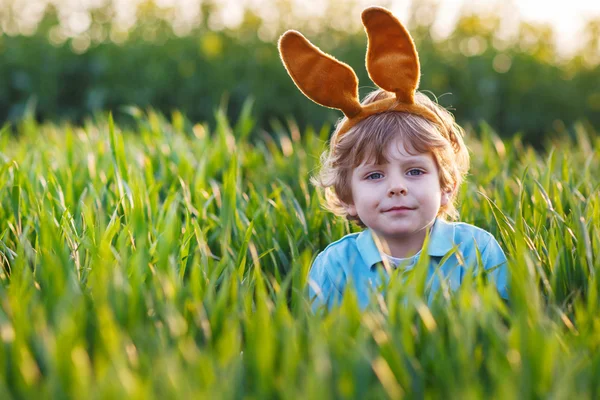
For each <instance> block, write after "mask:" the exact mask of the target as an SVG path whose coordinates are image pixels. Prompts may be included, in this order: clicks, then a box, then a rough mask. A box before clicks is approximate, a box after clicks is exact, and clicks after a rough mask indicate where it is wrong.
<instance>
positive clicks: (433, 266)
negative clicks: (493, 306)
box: [308, 218, 508, 310]
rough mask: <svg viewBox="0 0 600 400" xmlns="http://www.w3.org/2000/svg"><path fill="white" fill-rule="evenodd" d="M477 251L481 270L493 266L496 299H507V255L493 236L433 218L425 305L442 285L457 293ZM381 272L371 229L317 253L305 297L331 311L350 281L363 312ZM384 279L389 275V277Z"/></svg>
mask: <svg viewBox="0 0 600 400" xmlns="http://www.w3.org/2000/svg"><path fill="white" fill-rule="evenodd" d="M455 248H456V251H455V252H454V253H453V254H452V255H450V256H449V257H448V258H447V259H446V260H445V261H444V263H442V264H441V265H440V261H442V259H443V258H444V256H445V255H446V254H448V253H449V252H451V251H452V250H453V249H455ZM476 248H477V249H479V253H480V255H481V261H482V264H483V267H484V268H485V269H486V270H489V269H492V268H495V269H493V270H492V271H491V272H490V273H489V275H488V277H489V279H490V281H491V282H493V283H495V285H496V287H497V289H498V292H499V294H500V296H502V297H503V298H505V299H507V298H508V292H507V281H508V276H507V275H508V273H507V266H506V256H505V255H504V252H503V251H502V248H500V245H499V244H498V242H497V241H496V239H495V238H494V237H493V236H492V234H490V233H489V232H487V231H485V230H483V229H481V228H478V227H476V226H473V225H470V224H466V223H463V222H447V221H444V220H443V219H441V218H437V219H436V221H435V222H434V225H433V227H432V229H431V232H430V237H429V245H428V247H427V249H426V252H427V253H428V254H429V256H430V265H429V269H428V272H427V285H429V287H430V292H429V299H428V301H429V302H431V300H432V299H433V295H434V294H435V292H437V291H438V289H439V288H440V286H441V284H442V281H445V283H446V284H447V285H448V286H449V288H450V289H451V290H452V291H455V290H456V289H458V287H459V286H460V284H461V282H462V280H463V276H464V274H465V272H466V271H467V270H468V269H469V268H474V267H476V266H477V253H476ZM424 251H425V250H423V251H421V254H422V253H423V252H424ZM418 257H419V255H417V256H415V257H413V259H412V260H413V262H412V263H411V264H410V265H407V266H406V267H405V268H406V269H407V270H409V269H412V268H413V267H414V265H415V264H416V261H417V260H418ZM382 269H383V271H384V272H385V269H384V267H383V264H382V254H381V253H380V252H379V250H378V248H377V245H376V244H375V241H374V240H373V235H372V232H371V230H370V229H366V230H364V231H362V232H359V233H352V234H349V235H346V236H344V237H343V238H341V239H340V240H338V241H336V242H334V243H331V244H330V245H329V246H327V247H326V248H325V250H323V251H322V252H321V253H319V255H318V256H317V258H316V259H315V261H314V262H313V265H312V267H311V270H310V272H309V276H308V291H309V298H310V299H311V300H312V299H313V298H314V302H313V310H316V309H317V308H318V307H319V306H320V305H321V304H327V307H328V308H330V309H331V307H332V306H333V305H334V304H336V303H338V302H339V301H340V300H341V298H342V295H343V293H344V290H345V288H346V283H347V282H349V281H352V282H353V284H354V289H355V290H356V295H357V298H358V303H359V306H360V308H361V309H364V308H365V307H366V306H367V305H368V303H369V300H370V294H371V290H373V289H375V288H376V287H377V286H378V285H380V284H381V276H382V274H381V271H382ZM436 270H437V271H436ZM383 275H384V276H385V277H387V273H385V274H383ZM349 278H351V279H349Z"/></svg>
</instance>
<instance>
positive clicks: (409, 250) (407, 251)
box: [373, 226, 431, 258]
mask: <svg viewBox="0 0 600 400" xmlns="http://www.w3.org/2000/svg"><path fill="white" fill-rule="evenodd" d="M430 229H431V227H430V226H429V227H427V228H424V229H423V230H422V231H419V232H416V233H413V234H411V235H410V236H407V237H391V238H390V237H383V236H381V235H379V234H377V233H375V232H373V233H374V236H375V237H376V241H379V242H380V243H381V248H382V250H383V252H384V253H386V254H388V255H390V256H392V257H396V258H407V257H412V256H414V255H415V254H417V253H418V252H419V251H420V250H421V249H422V248H423V243H424V242H425V236H426V235H427V232H429V230H430Z"/></svg>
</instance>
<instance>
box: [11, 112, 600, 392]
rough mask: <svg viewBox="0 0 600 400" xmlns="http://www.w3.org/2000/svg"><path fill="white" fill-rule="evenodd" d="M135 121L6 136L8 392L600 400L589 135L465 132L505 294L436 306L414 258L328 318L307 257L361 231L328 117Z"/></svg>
mask: <svg viewBox="0 0 600 400" xmlns="http://www.w3.org/2000/svg"><path fill="white" fill-rule="evenodd" d="M131 113H132V115H134V116H135V118H136V124H135V125H136V128H135V129H133V130H132V131H127V130H125V131H123V130H122V129H121V128H120V127H119V126H115V125H114V124H113V123H112V119H111V118H108V117H107V118H105V117H102V116H98V117H97V118H96V119H95V120H89V121H87V122H86V123H85V124H84V125H83V126H81V127H76V126H70V125H68V124H64V125H60V126H57V125H51V124H42V125H38V124H36V123H35V122H34V121H32V120H25V121H24V122H22V123H21V124H19V125H18V126H15V127H5V128H4V129H2V132H1V133H0V148H1V149H3V150H2V152H1V154H0V202H1V208H0V221H1V224H0V259H1V263H2V269H0V274H1V275H0V340H1V344H0V397H1V398H39V397H44V398H68V397H69V398H70V397H73V398H115V397H131V398H144V399H145V398H161V399H162V398H189V397H196V398H202V397H206V398H242V397H249V398H270V397H276V398H298V397H306V398H323V397H341V398H380V397H391V398H401V397H406V398H423V397H430V396H436V397H438V396H442V395H443V396H452V397H455V398H480V397H498V398H499V397H501V398H515V397H520V398H538V397H552V398H574V397H576V396H583V397H585V398H597V397H598V396H600V300H599V298H598V290H599V283H598V278H597V273H598V272H599V271H600V196H599V195H600V189H599V182H600V179H599V178H598V177H599V176H600V163H599V158H600V150H598V149H600V139H599V137H598V135H597V133H595V132H594V131H593V129H592V128H590V127H585V126H584V125H578V126H576V129H575V130H576V132H577V135H576V137H575V138H573V139H570V138H564V140H562V141H561V142H556V143H550V142H549V143H548V144H547V148H548V149H549V150H548V152H547V153H546V154H543V155H542V154H538V153H536V152H534V151H533V150H532V149H531V148H529V147H526V146H524V145H523V144H522V143H521V142H520V140H519V138H518V137H515V138H514V139H512V140H511V141H507V142H502V141H501V140H500V139H499V138H498V137H497V136H496V134H495V133H494V132H493V131H492V130H491V129H490V128H489V127H487V126H486V125H482V126H481V127H479V128H478V129H477V130H476V132H471V133H470V134H469V138H468V142H469V145H470V146H471V149H472V153H473V167H472V173H471V176H470V177H469V179H468V182H467V183H466V184H465V185H464V187H463V188H462V190H461V193H460V207H459V211H460V213H461V219H462V220H463V221H465V222H469V223H474V224H476V225H478V226H480V227H482V228H484V229H487V230H489V231H491V232H492V233H494V234H495V236H496V237H497V238H498V239H499V241H500V243H501V245H502V246H503V248H504V249H505V250H506V252H507V255H508V257H509V259H510V272H511V282H510V297H511V301H510V304H508V305H507V304H505V303H504V302H502V301H501V300H500V299H499V297H498V296H497V294H496V293H495V290H494V288H493V286H492V285H489V286H488V285H487V283H486V282H485V279H484V277H482V276H478V277H475V278H473V279H472V280H468V281H467V282H465V284H463V285H462V287H461V288H460V290H459V291H458V292H457V293H455V294H453V295H451V296H450V295H441V296H439V297H438V298H436V299H435V301H434V302H433V303H432V304H431V305H430V306H429V307H428V306H427V305H426V303H425V302H424V299H425V294H424V291H425V290H426V289H425V288H424V285H422V284H415V282H417V283H418V282H419V280H422V278H423V277H422V270H420V269H419V268H417V269H416V270H415V272H414V274H415V275H414V276H413V277H412V278H411V279H409V280H408V282H409V283H408V284H407V283H405V281H404V280H400V279H395V277H392V279H391V280H390V283H389V285H388V286H387V287H386V288H385V289H386V290H384V291H382V294H380V295H379V296H378V297H377V298H375V299H374V301H373V302H372V304H371V305H370V306H369V308H367V309H366V310H365V311H362V312H361V311H360V310H359V308H358V305H357V302H356V298H355V296H354V295H353V293H352V292H347V293H346V296H345V298H344V301H343V303H342V304H341V306H340V307H338V308H335V309H333V310H332V311H331V312H318V313H316V314H313V313H311V311H310V304H309V303H308V299H307V296H306V295H305V289H306V279H307V273H308V269H309V267H310V264H311V260H312V258H313V257H314V256H315V255H316V253H317V252H318V251H319V250H321V249H322V248H324V247H325V245H326V244H328V243H329V242H331V241H333V240H335V239H337V238H339V237H341V236H342V235H344V234H346V233H348V232H349V231H350V230H352V229H354V228H353V227H351V226H350V225H348V224H347V223H346V222H343V221H341V220H338V219H336V218H334V217H332V216H331V215H329V214H327V213H326V212H324V211H323V210H322V208H321V206H320V200H319V195H318V194H317V193H316V192H315V191H314V190H313V189H312V188H311V187H310V186H309V183H308V177H309V175H310V174H311V172H313V171H314V169H315V168H316V167H317V165H318V156H319V154H320V152H321V151H322V150H323V149H324V146H325V141H326V139H327V135H328V129H327V127H324V128H323V129H322V130H321V131H319V132H316V131H313V130H310V129H309V130H307V131H305V132H299V131H298V130H297V128H296V127H295V125H294V124H293V123H290V125H289V126H288V127H283V126H277V125H275V126H274V128H273V132H271V133H270V134H267V133H265V134H264V135H263V138H262V139H250V135H249V133H250V132H251V131H252V130H253V129H254V121H253V118H252V113H251V111H250V107H249V104H247V106H246V107H245V108H244V111H243V112H242V115H241V116H240V118H239V119H238V121H236V123H235V124H231V123H230V122H229V121H228V120H227V118H226V117H225V114H224V113H223V112H222V111H218V112H217V115H216V120H217V126H216V128H215V129H214V130H212V131H211V130H209V128H208V127H207V126H205V125H195V126H191V125H190V123H189V122H188V121H187V120H186V119H185V118H184V117H183V116H182V115H181V114H179V113H174V114H173V115H172V116H171V117H170V118H165V117H164V116H163V115H160V114H157V113H154V112H152V111H149V112H145V113H144V112H141V111H140V110H136V109H133V110H131ZM475 136H478V138H475ZM253 137H254V136H253ZM419 274H420V275H419ZM413 278H414V279H413Z"/></svg>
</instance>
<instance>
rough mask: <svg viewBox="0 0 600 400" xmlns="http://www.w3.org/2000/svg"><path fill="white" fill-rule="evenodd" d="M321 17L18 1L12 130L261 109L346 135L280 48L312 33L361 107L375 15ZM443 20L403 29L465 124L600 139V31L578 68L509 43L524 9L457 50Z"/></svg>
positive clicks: (7, 42) (548, 30)
mask: <svg viewBox="0 0 600 400" xmlns="http://www.w3.org/2000/svg"><path fill="white" fill-rule="evenodd" d="M309 3H311V2H309ZM317 3H319V4H321V5H322V10H321V11H320V12H319V13H318V15H315V14H314V13H313V14H310V13H308V14H306V15H298V14H297V13H296V14H294V13H293V12H292V11H293V10H294V7H295V5H294V4H295V2H294V1H293V0H272V1H266V2H262V3H260V2H258V0H257V1H254V2H252V1H241V0H240V1H237V2H236V1H229V2H223V1H218V0H203V1H200V0H155V1H120V0H87V1H83V0H82V1H78V2H71V3H69V2H68V1H66V0H64V1H59V0H57V1H54V2H51V1H50V0H48V1H44V0H4V1H2V2H1V4H2V7H0V26H1V31H2V33H1V35H0V81H1V82H2V85H0V123H5V122H7V121H8V122H15V121H18V120H20V119H22V118H23V116H25V115H27V114H29V115H31V114H33V115H34V116H35V117H36V119H38V120H49V119H50V120H56V121H64V120H68V121H74V122H76V123H80V122H82V121H83V120H84V119H85V118H86V117H90V116H93V115H94V114H95V113H98V112H102V111H108V110H110V111H113V113H114V114H115V118H116V119H117V121H118V122H119V123H127V120H128V118H130V117H128V115H127V113H126V112H123V111H124V110H126V109H127V106H129V105H135V106H138V107H141V108H153V109H155V110H158V111H160V112H164V113H167V114H168V113H170V112H172V111H173V110H180V111H181V112H183V113H184V114H185V115H186V116H187V117H188V118H189V119H190V120H192V121H194V122H196V121H208V123H209V124H214V122H215V120H214V115H215V110H216V109H217V108H218V107H219V106H225V107H226V108H227V113H228V117H229V118H232V119H234V118H237V116H238V115H239V113H240V112H241V108H242V106H243V104H244V103H245V102H247V101H252V102H253V109H254V111H253V113H254V115H256V117H257V122H258V124H257V127H258V129H257V132H259V131H260V130H261V129H263V130H266V131H269V130H270V129H271V128H272V123H273V121H279V122H284V123H285V121H287V120H289V119H290V118H291V119H293V120H295V121H297V123H298V124H299V125H300V127H301V128H304V127H306V126H307V125H311V126H314V127H317V128H318V127H320V126H322V124H323V123H325V122H328V123H331V124H333V123H334V122H335V121H336V120H337V118H339V117H340V116H341V113H340V112H338V111H337V110H329V109H325V108H323V107H320V106H318V105H316V104H314V103H312V102H311V101H309V100H308V99H307V98H305V97H304V96H303V95H302V94H301V93H300V92H299V91H298V90H297V89H296V88H295V86H294V85H293V83H292V81H291V79H290V78H289V77H288V76H287V73H286V72H285V70H284V68H283V66H282V64H281V62H280V60H279V56H278V53H277V47H276V41H277V38H278V37H279V35H280V34H281V33H282V32H284V31H285V30H286V29H291V28H293V29H297V30H300V31H302V32H303V33H304V34H305V35H306V36H307V37H308V38H309V39H310V40H311V41H313V43H315V44H317V45H318V46H319V47H321V48H322V49H323V50H324V51H326V52H329V53H331V54H333V55H334V56H335V57H336V58H338V59H340V60H343V61H344V62H346V63H348V64H349V65H351V66H352V67H353V68H354V69H355V71H356V72H357V74H358V76H359V81H360V95H361V97H362V96H364V95H365V94H366V93H368V92H369V91H370V90H372V89H373V88H374V84H373V83H372V82H371V81H370V80H369V78H368V76H367V74H366V70H365V67H364V57H365V49H366V37H365V34H364V32H363V30H362V27H361V26H360V9H362V7H363V6H362V5H361V4H359V2H357V1H350V0H337V1H336V0H330V1H328V2H317ZM317 3H315V4H317ZM378 4H379V5H382V6H390V2H385V1H384V2H379V3H378ZM257 5H258V6H257ZM306 7H308V8H310V7H311V5H310V4H308V3H307V5H306ZM439 14H440V7H439V5H438V3H437V2H432V1H427V0H425V1H414V2H412V3H411V5H410V7H409V9H408V18H406V19H404V18H403V22H405V23H407V25H408V28H409V30H410V31H411V33H412V35H413V36H414V38H415V40H416V42H417V48H418V50H419V56H420V59H421V70H422V79H421V84H420V88H421V89H422V90H428V91H431V93H430V94H433V95H435V96H437V97H438V101H439V102H440V104H442V105H444V106H445V107H448V108H449V109H450V110H451V111H452V112H453V113H454V114H455V116H456V118H457V120H458V121H459V122H460V123H463V124H468V123H471V124H478V123H479V122H481V121H486V122H487V123H488V124H490V125H491V126H492V127H493V128H495V129H496V130H497V131H498V132H499V133H500V134H501V135H502V136H510V135H513V134H515V133H517V132H519V133H521V134H522V135H523V137H524V139H525V140H526V141H527V142H530V143H539V142H541V137H542V136H547V135H552V134H556V135H561V134H565V133H566V132H569V131H571V130H572V126H573V123H574V121H575V120H583V121H584V122H587V123H588V124H589V125H590V127H592V129H593V127H595V128H598V127H599V126H600V66H599V62H600V18H597V17H596V18H595V19H594V18H588V19H587V20H585V21H582V22H581V23H582V25H583V27H582V32H583V34H582V35H580V37H578V38H577V44H578V49H577V51H576V52H574V53H573V54H571V55H570V56H569V57H567V58H565V57H560V54H559V52H558V51H557V48H556V46H555V44H554V39H555V35H556V33H555V32H554V30H553V28H552V27H551V26H549V25H544V24H533V23H527V22H520V23H519V25H518V27H517V28H516V31H515V34H513V35H512V36H511V37H510V38H508V39H507V38H503V37H502V35H501V34H500V33H501V31H502V27H503V24H505V23H506V20H507V19H510V15H511V13H510V9H508V11H507V9H506V8H505V9H504V11H503V13H500V12H493V11H492V12H486V13H474V12H472V10H470V9H469V8H466V7H465V8H463V9H462V10H461V12H460V15H459V18H458V22H457V24H456V28H455V29H454V30H453V31H452V32H451V33H450V34H449V35H446V36H444V37H437V36H436V34H435V32H434V30H433V29H432V27H433V26H434V24H435V22H436V20H437V19H438V18H439V17H440V15H439ZM507 16H508V17H507Z"/></svg>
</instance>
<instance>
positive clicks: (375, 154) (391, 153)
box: [359, 135, 434, 165]
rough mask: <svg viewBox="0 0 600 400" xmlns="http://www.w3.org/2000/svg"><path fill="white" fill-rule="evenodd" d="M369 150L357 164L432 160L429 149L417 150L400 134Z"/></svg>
mask: <svg viewBox="0 0 600 400" xmlns="http://www.w3.org/2000/svg"><path fill="white" fill-rule="evenodd" d="M369 150H370V151H367V152H365V154H364V157H363V160H362V161H361V162H360V163H359V165H369V164H382V163H389V162H390V161H422V162H434V159H433V155H432V153H431V151H419V150H420V149H416V148H415V146H414V145H413V144H412V143H411V142H410V141H409V140H406V139H405V138H403V137H402V135H395V137H394V138H393V139H391V140H389V141H387V143H385V144H384V145H383V146H381V147H379V148H377V147H372V148H370V149H369Z"/></svg>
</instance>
